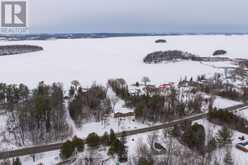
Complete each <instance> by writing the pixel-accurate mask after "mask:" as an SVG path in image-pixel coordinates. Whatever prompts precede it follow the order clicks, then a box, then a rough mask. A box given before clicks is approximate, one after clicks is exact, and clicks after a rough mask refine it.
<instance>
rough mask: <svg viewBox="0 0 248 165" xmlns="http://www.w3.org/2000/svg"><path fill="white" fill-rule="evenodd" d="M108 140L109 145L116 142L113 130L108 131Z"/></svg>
mask: <svg viewBox="0 0 248 165" xmlns="http://www.w3.org/2000/svg"><path fill="white" fill-rule="evenodd" d="M109 140H110V143H112V142H114V141H115V140H116V136H115V132H114V130H113V129H111V130H110V135H109Z"/></svg>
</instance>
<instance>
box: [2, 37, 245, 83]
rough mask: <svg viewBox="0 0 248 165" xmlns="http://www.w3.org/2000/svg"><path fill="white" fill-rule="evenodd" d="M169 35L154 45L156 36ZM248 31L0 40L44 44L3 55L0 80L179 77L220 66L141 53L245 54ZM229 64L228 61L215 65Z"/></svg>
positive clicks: (157, 80) (159, 80) (154, 79)
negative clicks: (155, 60)
mask: <svg viewBox="0 0 248 165" xmlns="http://www.w3.org/2000/svg"><path fill="white" fill-rule="evenodd" d="M159 38H163V39H166V40H167V43H165V44H156V43H155V42H154V41H155V40H156V39H159ZM246 43H248V36H247V35H244V36H223V35H213V36H204V35H199V36H161V37H157V36H156V37H120V38H102V39H74V40H70V39H68V40H48V41H12V42H11V41H1V42H0V45H9V44H32V45H39V46H42V47H43V48H44V51H42V52H36V53H29V54H23V55H17V56H4V57H1V60H0V75H1V78H0V81H1V82H7V83H14V82H15V83H25V84H27V85H29V86H36V85H37V83H38V82H39V81H42V80H44V81H45V82H47V83H51V82H63V83H64V85H65V86H66V87H68V86H69V84H70V82H71V81H72V80H79V81H80V82H81V83H82V85H84V86H89V85H91V84H92V82H94V81H96V82H97V83H101V84H102V83H104V84H105V83H106V81H107V80H108V79H109V78H124V79H126V80H127V81H128V83H134V82H136V81H139V80H140V79H141V78H142V77H143V76H148V77H150V79H151V80H152V83H154V84H161V83H165V82H170V81H173V82H175V81H178V80H179V79H180V78H184V77H185V76H186V75H187V76H188V77H191V76H193V77H196V76H197V75H199V74H204V73H205V74H210V75H211V74H212V73H214V72H216V71H217V70H218V71H221V72H223V70H219V69H218V68H213V67H211V66H209V65H205V64H201V63H199V62H190V61H186V62H179V63H169V64H152V65H147V64H144V63H143V62H142V60H143V58H144V57H145V56H146V55H147V54H148V53H151V52H154V51H159V50H174V49H178V50H183V51H188V52H191V53H194V54H196V55H200V56H211V55H212V53H213V52H214V51H215V50H216V49H224V50H227V52H228V54H227V56H228V57H234V58H238V57H243V58H248V48H247V46H246ZM223 65H225V66H226V65H230V64H228V63H223V64H218V66H223Z"/></svg>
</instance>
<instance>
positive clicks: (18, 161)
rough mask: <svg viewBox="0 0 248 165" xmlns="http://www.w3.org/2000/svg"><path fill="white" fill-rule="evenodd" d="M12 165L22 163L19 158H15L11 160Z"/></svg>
mask: <svg viewBox="0 0 248 165" xmlns="http://www.w3.org/2000/svg"><path fill="white" fill-rule="evenodd" d="M13 165H22V163H21V161H20V159H19V158H16V159H14V160H13Z"/></svg>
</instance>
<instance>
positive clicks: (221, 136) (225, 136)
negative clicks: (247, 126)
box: [216, 127, 233, 146]
mask: <svg viewBox="0 0 248 165" xmlns="http://www.w3.org/2000/svg"><path fill="white" fill-rule="evenodd" d="M216 136H217V137H216V141H217V142H218V143H219V144H220V146H223V145H226V144H230V143H232V136H233V132H232V131H231V130H230V129H228V128H227V127H223V128H222V129H221V130H219V131H218V133H217V135H216Z"/></svg>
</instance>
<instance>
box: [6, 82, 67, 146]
mask: <svg viewBox="0 0 248 165" xmlns="http://www.w3.org/2000/svg"><path fill="white" fill-rule="evenodd" d="M7 89H11V90H8V91H11V92H9V93H10V95H9V97H7V99H5V101H6V102H5V103H6V105H7V109H10V111H9V113H8V115H9V116H8V121H7V122H8V124H7V125H8V131H9V132H10V133H11V134H13V136H14V137H15V140H16V142H17V144H19V145H25V143H26V142H28V141H31V142H33V144H40V143H48V142H52V141H56V140H62V139H64V138H66V137H67V136H68V135H69V134H70V129H69V126H68V124H67V122H66V115H65V114H66V111H65V105H64V91H63V87H62V85H61V84H59V83H53V84H52V85H51V86H50V85H46V84H44V82H40V83H39V85H38V87H37V88H35V89H34V90H32V92H31V91H30V90H28V88H27V87H26V86H25V85H19V87H17V86H16V85H8V86H7ZM7 96H8V95H7Z"/></svg>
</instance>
